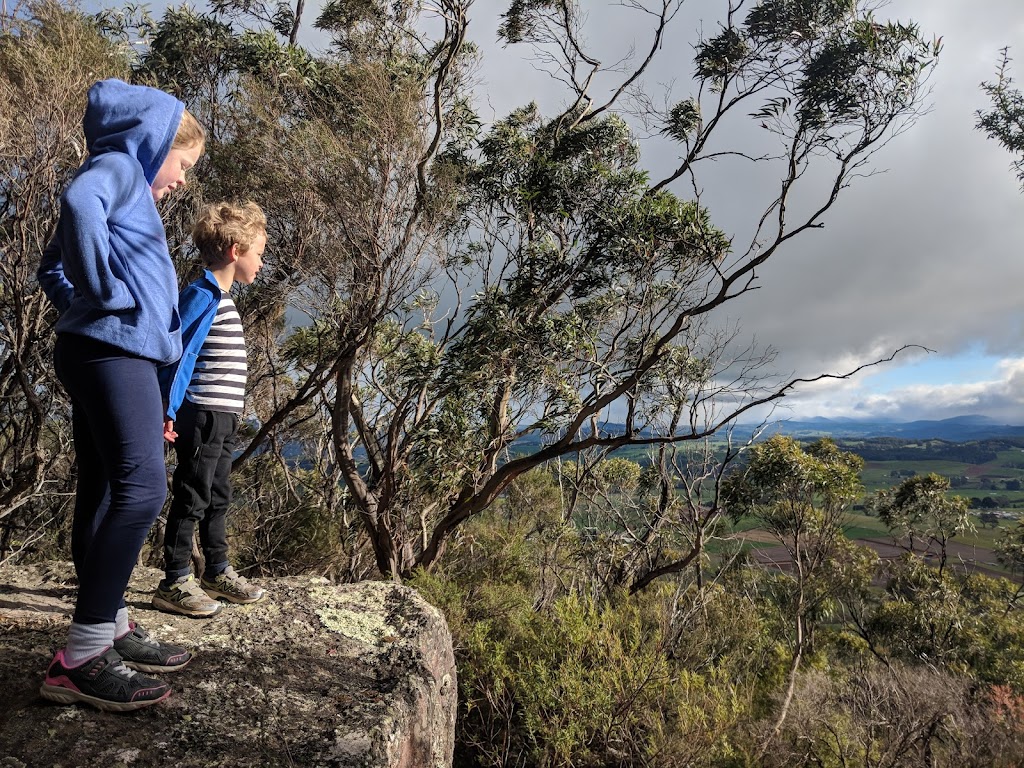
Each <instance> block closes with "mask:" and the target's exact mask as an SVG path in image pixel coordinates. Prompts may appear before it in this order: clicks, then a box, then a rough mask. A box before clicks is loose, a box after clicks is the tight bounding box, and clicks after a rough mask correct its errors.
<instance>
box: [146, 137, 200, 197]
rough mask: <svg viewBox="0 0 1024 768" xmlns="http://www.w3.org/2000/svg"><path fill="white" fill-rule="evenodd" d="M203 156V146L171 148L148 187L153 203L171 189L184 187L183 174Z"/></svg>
mask: <svg viewBox="0 0 1024 768" xmlns="http://www.w3.org/2000/svg"><path fill="white" fill-rule="evenodd" d="M201 154H203V145H202V144H196V145H195V146H192V147H185V148H182V149H174V148H173V147H172V148H171V151H170V152H168V153H167V157H166V158H165V159H164V163H163V165H161V166H160V170H159V171H157V172H156V178H155V179H153V183H152V184H150V185H149V188H150V190H152V192H153V202H157V201H158V200H160V199H161V198H162V197H163V196H164V195H166V194H167V193H168V192H170V191H171V190H173V189H177V188H178V187H183V186H185V172H186V171H187V170H189V169H190V168H191V167H192V166H193V165H195V164H196V163H197V162H198V161H199V156H200V155H201Z"/></svg>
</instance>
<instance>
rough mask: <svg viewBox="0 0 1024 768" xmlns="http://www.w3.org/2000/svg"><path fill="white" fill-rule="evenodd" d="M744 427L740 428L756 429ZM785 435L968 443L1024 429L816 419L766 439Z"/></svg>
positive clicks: (970, 420) (986, 423) (983, 420)
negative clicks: (889, 438) (891, 438)
mask: <svg viewBox="0 0 1024 768" xmlns="http://www.w3.org/2000/svg"><path fill="white" fill-rule="evenodd" d="M753 428H754V427H753V425H740V427H739V429H741V430H746V429H753ZM775 434H783V435H789V436H791V437H837V438H840V437H846V438H854V437H861V438H866V437H901V438H904V439H908V440H948V441H950V442H957V443H962V442H967V441H970V440H989V439H997V438H1008V437H1020V438H1024V426H1022V425H1012V424H1000V423H999V422H998V421H996V420H995V419H991V418H989V417H988V416H978V415H969V416H956V417H953V418H951V419H941V420H939V421H931V420H921V421H891V420H886V419H870V420H868V419H866V420H864V421H859V420H857V419H826V418H823V417H820V416H818V417H815V418H812V419H808V420H806V421H796V420H790V419H785V420H782V421H778V422H775V423H773V424H770V425H768V427H767V428H766V429H765V431H764V435H763V436H764V437H768V436H770V435H775Z"/></svg>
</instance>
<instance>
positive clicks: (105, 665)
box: [39, 648, 171, 712]
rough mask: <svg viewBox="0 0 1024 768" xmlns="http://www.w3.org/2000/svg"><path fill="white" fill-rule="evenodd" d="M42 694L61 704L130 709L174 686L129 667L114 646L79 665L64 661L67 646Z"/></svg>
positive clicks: (153, 701)
mask: <svg viewBox="0 0 1024 768" xmlns="http://www.w3.org/2000/svg"><path fill="white" fill-rule="evenodd" d="M39 694H40V695H41V696H42V697H43V698H44V699H49V700H50V701H55V702H57V703H58V704H75V703H76V702H83V703H85V704H91V705H92V706H94V707H96V708H97V709H102V710H104V711H105V712H130V711H131V710H133V709H141V708H142V707H148V706H151V705H153V704H156V703H157V702H158V701H163V700H164V699H166V698H167V697H168V696H170V695H171V687H170V686H169V685H167V684H166V683H161V682H160V681H159V680H154V679H153V678H151V677H143V676H142V675H140V674H139V673H138V672H136V671H134V670H131V669H128V667H126V666H125V665H124V663H123V662H122V661H121V657H120V656H118V655H117V651H115V650H114V649H113V648H110V649H108V650H107V652H106V653H102V654H100V655H99V656H96V657H94V658H92V659H88V660H87V661H85V662H83V663H82V664H80V665H79V666H77V667H69V666H67V665H66V664H65V663H64V650H63V649H61V650H59V651H57V655H56V656H54V657H53V661H51V662H50V666H49V668H48V669H47V670H46V679H45V680H44V681H43V686H42V688H40V689H39Z"/></svg>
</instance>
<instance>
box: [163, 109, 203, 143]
mask: <svg viewBox="0 0 1024 768" xmlns="http://www.w3.org/2000/svg"><path fill="white" fill-rule="evenodd" d="M197 144H199V145H201V146H202V145H205V144H206V131H204V130H203V126H201V125H200V124H199V121H198V120H196V119H195V117H193V116H192V113H191V112H189V111H188V110H187V109H186V110H185V111H184V112H182V113H181V122H180V123H178V132H177V133H176V134H174V143H173V144H171V149H191V148H192V147H194V146H196V145H197Z"/></svg>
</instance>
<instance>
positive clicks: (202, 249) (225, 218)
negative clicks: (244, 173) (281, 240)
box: [192, 201, 267, 266]
mask: <svg viewBox="0 0 1024 768" xmlns="http://www.w3.org/2000/svg"><path fill="white" fill-rule="evenodd" d="M266 233H267V217H266V216H265V215H264V214H263V209H262V208H260V207H259V206H258V205H256V203H253V202H250V201H245V202H240V203H230V202H220V203H210V204H209V205H204V206H203V209H202V210H201V211H200V212H199V218H198V219H196V223H195V226H194V227H192V242H193V243H194V244H195V246H196V248H198V249H199V256H200V257H201V258H202V260H203V263H204V264H206V265H207V266H210V265H214V264H219V263H220V262H221V261H222V260H223V259H224V254H225V252H226V251H227V250H228V249H229V248H230V247H231V246H232V245H234V244H235V243H237V244H238V246H239V247H240V248H241V249H242V252H243V253H244V252H246V251H248V250H249V249H250V248H251V247H252V244H253V243H254V242H255V241H256V238H257V237H259V236H260V235H264V236H265V235H266Z"/></svg>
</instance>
